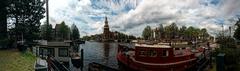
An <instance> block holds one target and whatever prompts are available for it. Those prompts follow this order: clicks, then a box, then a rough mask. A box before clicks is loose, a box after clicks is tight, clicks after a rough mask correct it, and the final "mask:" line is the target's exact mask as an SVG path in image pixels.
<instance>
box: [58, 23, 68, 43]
mask: <svg viewBox="0 0 240 71" xmlns="http://www.w3.org/2000/svg"><path fill="white" fill-rule="evenodd" d="M58 36H60V37H61V40H67V39H69V38H70V28H69V27H68V26H67V25H66V24H65V22H64V21H63V22H62V23H61V24H60V29H59V35H58Z"/></svg>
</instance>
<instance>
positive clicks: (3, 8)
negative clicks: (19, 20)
mask: <svg viewBox="0 0 240 71" xmlns="http://www.w3.org/2000/svg"><path fill="white" fill-rule="evenodd" d="M8 5H9V0H1V1H0V32H1V33H0V40H3V39H6V38H7V13H8V12H7V6H8Z"/></svg>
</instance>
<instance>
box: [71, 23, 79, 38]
mask: <svg viewBox="0 0 240 71" xmlns="http://www.w3.org/2000/svg"><path fill="white" fill-rule="evenodd" d="M79 38H80V34H79V30H78V28H77V26H76V25H75V24H72V26H71V39H72V40H77V39H79Z"/></svg>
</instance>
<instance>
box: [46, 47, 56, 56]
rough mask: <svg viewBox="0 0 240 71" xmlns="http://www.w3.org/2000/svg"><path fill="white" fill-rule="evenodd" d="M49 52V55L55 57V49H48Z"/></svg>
mask: <svg viewBox="0 0 240 71" xmlns="http://www.w3.org/2000/svg"><path fill="white" fill-rule="evenodd" d="M47 51H48V54H49V55H51V56H54V55H55V54H54V48H48V49H47Z"/></svg>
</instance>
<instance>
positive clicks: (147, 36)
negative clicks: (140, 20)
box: [142, 26, 152, 40]
mask: <svg viewBox="0 0 240 71" xmlns="http://www.w3.org/2000/svg"><path fill="white" fill-rule="evenodd" d="M151 34H152V29H151V27H150V26H147V27H145V28H144V30H143V32H142V36H143V38H144V39H148V40H149V39H150V37H151Z"/></svg>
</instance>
